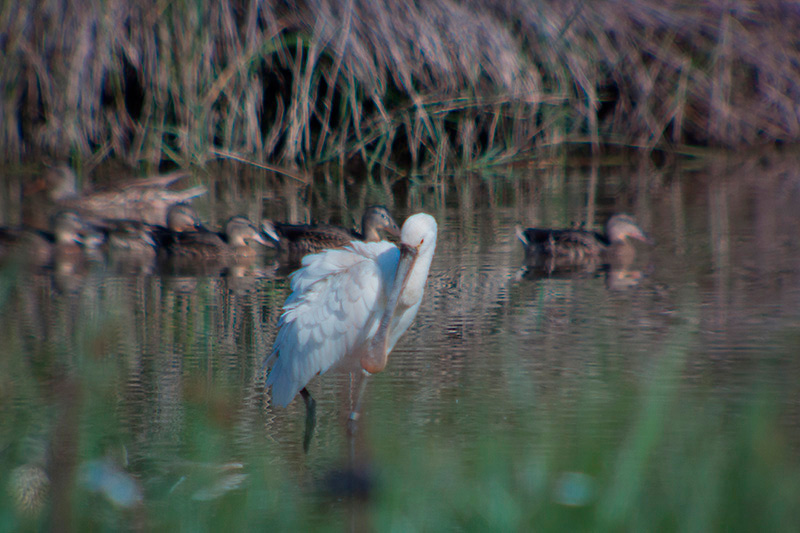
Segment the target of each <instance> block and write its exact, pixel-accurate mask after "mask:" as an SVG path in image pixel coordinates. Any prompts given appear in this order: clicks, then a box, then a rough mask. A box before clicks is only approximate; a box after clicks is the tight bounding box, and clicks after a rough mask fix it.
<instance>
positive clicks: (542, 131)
mask: <svg viewBox="0 0 800 533" xmlns="http://www.w3.org/2000/svg"><path fill="white" fill-rule="evenodd" d="M570 4H571V5H570ZM726 6H727V5H723V4H719V5H718V4H715V3H708V4H704V5H702V6H696V5H692V4H685V3H667V4H664V3H661V2H656V1H655V0H647V1H645V2H625V3H622V4H620V3H617V2H610V1H601V2H573V3H564V2H553V1H540V2H533V3H531V2H528V1H525V0H514V1H511V2H496V1H484V2H466V3H463V2H462V3H455V2H451V1H449V0H436V1H432V2H421V3H411V4H409V3H406V2H370V1H365V0H348V1H347V2H342V1H339V0H315V1H309V2H303V1H301V2H297V3H295V4H294V5H291V6H289V8H287V6H286V5H285V4H278V3H268V2H263V1H256V2H251V3H249V4H240V3H237V2H232V1H230V0H226V1H223V2H212V3H209V4H204V3H201V4H195V3H189V2H185V1H182V0H181V1H177V2H170V3H166V4H164V3H152V2H145V3H137V2H135V3H132V4H131V3H127V2H121V1H119V0H102V1H101V0H98V1H96V2H94V3H93V5H91V6H87V5H85V4H84V3H74V2H66V1H64V0H39V1H37V2H32V3H24V4H23V5H20V6H19V9H6V10H3V11H2V12H0V28H3V30H2V31H0V36H1V37H2V42H3V48H4V50H3V55H4V61H3V64H2V66H0V85H2V95H3V96H2V99H1V100H0V106H1V108H2V112H0V116H2V117H3V118H2V121H3V125H2V128H0V146H2V150H3V152H4V155H5V156H6V157H18V156H19V154H24V153H28V152H30V151H31V150H34V149H44V150H45V151H46V152H51V153H54V154H56V155H62V156H63V155H67V154H81V155H83V156H86V155H88V154H90V153H94V154H95V155H98V154H99V155H103V154H108V153H111V152H113V153H114V154H116V155H118V156H121V157H124V158H126V159H128V160H130V161H131V162H141V161H149V162H153V163H157V162H159V161H161V160H163V159H174V160H177V161H179V162H183V163H187V162H198V163H203V162H204V161H205V160H207V159H209V158H213V157H216V156H218V155H219V152H215V151H214V149H221V150H230V151H235V152H236V153H240V154H243V155H247V156H248V158H254V159H256V160H258V161H264V160H281V159H282V160H284V161H290V162H295V161H300V162H303V161H305V162H310V161H320V160H330V159H340V160H344V159H348V158H352V157H357V158H360V159H362V160H363V161H364V163H366V164H367V165H368V166H372V165H375V164H377V163H380V164H383V165H385V164H387V163H388V161H389V160H390V159H400V158H402V159H403V160H404V161H408V162H410V163H412V164H413V165H414V166H418V165H426V166H429V167H430V169H431V170H434V171H441V170H443V165H444V164H451V162H455V161H460V162H461V163H462V164H467V165H470V164H473V165H485V164H488V163H492V162H495V161H497V160H504V159H505V158H507V157H509V156H513V155H514V154H515V153H518V152H519V151H520V150H524V149H528V148H530V147H532V146H536V145H539V146H552V145H561V144H563V143H564V142H586V143H589V144H591V145H592V146H593V147H597V146H598V144H600V143H602V142H619V143H623V144H633V145H637V146H644V147H648V148H651V147H653V146H656V145H660V144H664V143H666V142H670V143H676V142H677V143H680V142H686V141H688V142H700V143H711V144H718V145H726V146H735V145H739V144H742V143H751V142H755V141H759V140H766V141H769V140H776V139H782V140H797V139H798V138H800V112H798V107H797V105H796V102H797V100H798V98H799V97H800V50H798V48H797V47H796V46H795V43H794V37H793V35H795V34H796V33H797V31H798V30H799V29H800V17H799V16H797V15H798V13H797V12H796V7H794V5H793V4H791V3H789V2H780V1H777V2H772V3H769V4H755V3H752V4H748V5H747V7H746V8H745V7H741V8H736V7H734V8H730V7H726ZM776 28H781V31H775V29H776Z"/></svg>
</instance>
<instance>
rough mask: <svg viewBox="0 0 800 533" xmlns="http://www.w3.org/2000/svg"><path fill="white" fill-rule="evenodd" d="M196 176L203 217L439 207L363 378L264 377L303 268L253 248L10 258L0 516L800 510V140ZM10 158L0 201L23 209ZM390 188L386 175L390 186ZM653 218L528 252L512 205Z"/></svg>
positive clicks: (10, 213)
mask: <svg viewBox="0 0 800 533" xmlns="http://www.w3.org/2000/svg"><path fill="white" fill-rule="evenodd" d="M218 172H219V175H218V176H217V175H212V176H210V177H209V176H207V175H203V176H200V177H198V178H197V179H200V180H208V181H209V183H213V186H211V187H209V188H210V189H211V190H212V191H214V193H213V194H210V195H207V197H204V198H200V199H198V200H197V201H196V202H195V205H196V207H197V208H198V210H199V211H200V214H201V217H202V218H203V219H204V220H205V221H207V222H208V223H209V224H211V225H215V224H219V222H220V221H222V220H224V219H225V218H227V217H228V216H230V215H232V214H236V213H244V214H246V215H248V216H249V217H250V218H251V219H252V220H258V218H259V217H261V216H269V217H276V218H284V219H285V218H286V217H287V216H293V217H295V218H296V219H307V218H311V219H317V220H333V221H335V222H344V223H347V224H350V225H352V223H353V221H354V220H355V219H356V218H357V217H358V216H360V214H359V213H360V211H361V210H362V209H363V207H365V206H366V205H369V204H372V203H383V204H386V205H387V206H388V207H389V208H390V211H391V212H392V213H393V214H394V216H395V218H396V220H398V222H400V221H402V220H404V219H405V218H406V217H407V216H409V215H411V214H413V213H415V212H419V211H424V212H427V213H429V214H431V215H433V216H434V217H435V218H436V220H437V221H438V224H439V236H438V244H437V249H436V254H435V257H434V260H433V264H432V267H431V272H430V276H429V279H428V284H427V289H426V293H425V297H424V300H423V303H422V306H421V308H420V311H419V314H418V316H417V318H416V320H415V322H414V324H413V325H412V327H411V328H410V329H409V330H408V331H407V333H406V334H405V335H404V337H403V338H402V339H401V340H400V342H399V343H398V344H397V346H396V348H395V349H394V351H393V352H392V354H391V355H390V358H389V362H388V365H387V367H386V369H385V370H384V371H383V372H382V373H380V374H377V375H375V376H373V377H371V378H370V379H369V382H368V384H367V387H366V389H365V391H366V392H365V397H364V404H363V416H362V417H361V419H360V420H359V425H358V428H357V430H356V432H355V435H353V436H351V435H349V434H348V432H347V430H346V425H345V419H346V417H347V414H348V412H349V410H350V409H351V408H352V405H353V401H354V394H355V393H354V391H353V389H352V386H351V385H352V384H351V378H350V376H349V375H347V374H333V373H328V374H325V375H323V376H319V377H317V378H315V379H314V380H313V381H312V382H311V383H310V384H309V390H310V392H311V394H312V395H313V396H314V398H315V399H316V401H317V410H316V413H317V420H316V427H315V428H314V431H313V435H312V436H311V440H310V443H309V446H308V451H304V446H303V437H304V431H305V407H304V404H303V402H302V401H301V400H300V399H299V397H298V398H297V399H295V401H294V402H292V403H291V404H290V405H289V407H288V408H281V407H277V406H272V405H270V402H269V395H268V394H266V393H265V391H264V382H265V373H264V371H263V370H262V362H263V360H264V358H265V356H266V355H268V354H269V352H270V350H271V346H272V342H273V341H274V338H275V334H276V328H277V323H278V318H279V316H280V313H281V306H282V305H283V302H284V300H285V299H286V297H287V295H288V293H289V283H288V274H289V272H290V270H289V268H287V266H286V265H285V264H283V263H282V262H281V260H280V258H279V257H278V256H276V255H275V253H274V252H272V251H265V252H264V253H263V256H260V257H259V258H258V260H257V261H256V262H255V263H254V264H253V265H251V266H249V267H247V268H244V269H222V270H219V271H210V272H203V273H201V274H200V275H198V274H191V273H184V272H175V271H171V272H167V271H163V270H159V269H158V268H142V269H132V270H131V269H119V268H116V267H115V265H113V264H110V263H108V264H107V263H106V262H104V261H99V260H96V261H90V262H89V264H88V265H87V266H86V267H85V268H81V269H60V268H45V269H33V270H24V269H23V270H21V269H18V268H14V267H8V266H7V267H5V268H4V269H3V270H2V277H0V344H1V345H2V346H3V348H2V355H1V356H0V485H3V486H2V487H0V529H2V530H17V529H24V528H42V527H45V526H46V525H47V524H49V525H50V526H51V527H54V528H57V529H64V530H68V529H76V530H86V529H96V530H101V529H113V530H117V529H145V530H176V529H178V528H180V529H183V530H192V531H202V530H219V529H221V528H228V529H237V530H238V529H268V530H301V529H302V530H307V529H323V530H341V529H343V528H347V529H353V530H371V529H375V530H390V529H393V530H403V531H406V530H419V529H424V530H442V529H458V530H461V529H468V530H473V529H474V530H486V529H495V530H513V529H532V528H537V529H557V530H564V529H568V528H569V529H571V528H576V527H579V528H583V529H590V528H591V529H593V530H603V529H609V530H619V529H638V530H642V529H645V530H653V529H665V528H666V529H690V528H691V529H699V530H708V529H726V530H730V529H733V530H737V529H743V530H752V529H756V528H758V529H769V530H793V529H794V528H795V527H796V525H797V524H798V523H800V511H799V510H798V506H797V502H798V501H800V394H798V393H800V356H798V354H800V239H798V237H797V236H798V235H800V209H798V207H799V206H800V165H798V161H797V158H796V157H794V156H792V155H786V154H782V155H780V156H775V155H770V156H769V157H766V156H765V157H754V156H750V157H735V156H730V157H721V158H719V159H714V160H710V161H708V160H707V161H703V162H701V163H697V162H690V163H687V162H683V163H680V164H675V165H670V166H668V167H665V168H656V167H654V166H652V165H650V164H642V165H640V166H638V167H630V166H625V167H616V166H608V167H600V168H597V167H594V168H592V167H587V168H576V169H572V168H569V169H565V168H548V169H542V168H538V167H536V166H534V165H532V166H530V167H519V168H515V169H513V170H511V171H509V172H506V173H504V174H503V175H467V176H460V177H458V178H451V179H441V180H440V181H437V182H436V183H434V184H422V183H419V182H416V181H414V182H412V183H410V184H409V183H408V182H403V183H400V182H397V183H392V182H389V181H386V180H381V179H378V178H376V179H369V180H359V181H358V182H357V183H356V182H347V183H345V184H342V185H339V184H334V182H327V181H324V180H322V181H321V182H320V183H317V184H316V185H315V188H314V191H313V194H306V195H298V192H297V189H296V188H288V187H287V188H286V189H276V188H275V187H273V185H272V183H273V182H272V181H269V180H266V179H263V180H260V179H258V178H253V179H252V180H250V181H247V180H245V182H244V183H232V182H230V180H229V179H227V177H226V176H227V175H226V174H225V172H224V171H222V170H220V171H218ZM10 183H11V182H10V180H9V181H8V182H7V183H6V184H5V186H4V187H5V189H4V191H3V194H4V196H3V200H4V201H5V202H6V203H5V207H4V209H6V212H5V215H4V216H3V222H4V223H6V224H11V223H14V222H15V220H13V218H14V217H15V216H16V211H15V209H16V208H15V206H14V204H13V202H11V201H9V200H8V198H9V196H13V195H12V194H11V193H9V191H12V190H14V188H13V186H12V185H11V184H10ZM390 193H392V194H390ZM618 212H626V213H629V214H631V215H632V216H633V217H635V219H636V220H637V222H638V223H639V225H640V226H641V227H642V228H644V229H645V230H646V231H647V232H648V233H649V234H650V236H651V237H652V238H653V239H654V241H655V245H652V246H650V245H647V244H644V243H639V242H637V243H636V245H635V246H636V256H635V260H634V261H633V262H632V263H630V264H626V265H624V267H622V268H605V269H602V268H601V269H596V270H595V269H585V270H579V271H572V272H566V273H561V272H543V271H541V270H537V269H536V268H532V267H531V266H530V265H528V266H526V261H525V254H524V252H523V248H522V246H521V244H520V242H519V241H518V240H517V238H516V236H515V226H517V225H521V226H523V227H528V226H540V227H570V226H572V225H573V224H574V223H580V222H586V221H587V220H588V221H589V225H590V226H593V227H599V226H600V225H601V223H602V222H603V221H604V220H606V219H607V218H608V217H609V216H610V215H611V214H613V213H618Z"/></svg>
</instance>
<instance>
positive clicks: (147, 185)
mask: <svg viewBox="0 0 800 533" xmlns="http://www.w3.org/2000/svg"><path fill="white" fill-rule="evenodd" d="M188 175H189V173H188V172H185V171H176V172H171V173H168V174H162V175H157V176H152V177H149V178H142V179H136V180H130V181H125V182H121V183H115V184H114V185H113V186H112V187H109V188H107V189H103V190H94V191H84V192H81V191H79V190H78V186H77V178H76V176H75V171H74V170H73V169H72V168H71V167H69V166H67V165H57V166H54V167H51V168H50V169H48V171H47V172H45V173H44V174H43V176H42V177H41V179H40V180H38V181H37V182H36V183H35V184H34V185H35V186H37V187H38V189H43V190H44V194H45V196H46V198H45V199H46V201H47V202H49V203H50V204H52V205H55V206H56V207H57V208H58V209H61V210H63V209H68V210H72V211H76V212H78V213H80V214H81V216H83V217H86V218H106V219H125V220H136V221H140V222H144V223H146V224H151V225H160V226H165V225H166V223H167V220H166V218H167V211H168V209H169V208H170V206H172V205H175V204H180V203H186V202H188V201H189V200H191V199H193V198H196V197H198V196H201V195H203V194H205V193H206V188H205V187H204V186H203V185H196V186H194V187H189V188H187V189H183V190H172V189H169V188H167V187H169V186H171V185H172V184H173V183H175V182H177V181H178V180H180V179H183V178H185V177H187V176H188ZM31 191H32V192H36V187H31V188H30V190H29V192H31Z"/></svg>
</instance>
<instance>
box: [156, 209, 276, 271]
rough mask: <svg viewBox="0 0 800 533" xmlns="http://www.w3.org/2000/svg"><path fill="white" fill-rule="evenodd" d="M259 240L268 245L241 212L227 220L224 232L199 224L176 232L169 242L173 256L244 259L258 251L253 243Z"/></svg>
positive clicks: (168, 247)
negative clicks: (190, 229)
mask: <svg viewBox="0 0 800 533" xmlns="http://www.w3.org/2000/svg"><path fill="white" fill-rule="evenodd" d="M253 242H257V243H259V244H262V245H264V246H269V245H270V242H269V241H268V240H267V239H265V238H264V236H263V235H262V234H261V232H260V231H259V230H258V228H256V226H255V225H254V224H253V223H252V222H250V220H249V219H248V218H247V217H245V216H242V215H236V216H233V217H231V218H230V219H228V221H227V222H226V223H225V229H224V231H223V232H220V233H217V232H214V231H209V230H207V229H205V228H204V227H202V226H200V227H199V228H196V229H195V230H193V231H181V232H175V233H174V234H173V236H172V241H171V242H170V243H168V244H167V252H168V254H169V255H170V256H173V257H188V258H194V259H197V260H202V259H204V258H209V259H219V258H223V257H229V258H244V257H251V256H253V255H255V254H256V250H255V249H254V248H253V247H252V246H251V244H252V243H253Z"/></svg>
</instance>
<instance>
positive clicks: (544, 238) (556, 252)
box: [516, 214, 653, 265]
mask: <svg viewBox="0 0 800 533" xmlns="http://www.w3.org/2000/svg"><path fill="white" fill-rule="evenodd" d="M516 233H517V238H518V239H519V240H520V241H521V242H522V245H523V246H524V247H525V254H526V256H528V257H540V258H552V259H553V260H555V261H556V262H557V263H558V264H559V265H563V264H580V263H583V262H596V261H598V260H600V261H601V262H609V261H613V260H614V259H615V258H616V257H619V256H620V255H625V254H630V253H634V250H633V247H632V246H631V242H630V240H629V239H636V240H639V241H642V242H645V243H648V244H653V241H652V239H651V238H650V237H649V236H648V235H647V234H646V233H645V232H644V231H642V229H641V228H640V227H639V226H638V225H637V224H636V221H634V219H633V218H632V217H631V216H630V215H625V214H617V215H614V216H612V217H611V218H609V219H608V221H607V222H606V225H605V231H604V233H598V232H596V231H590V230H582V229H543V228H528V229H525V230H523V229H522V228H520V227H517V228H516Z"/></svg>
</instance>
